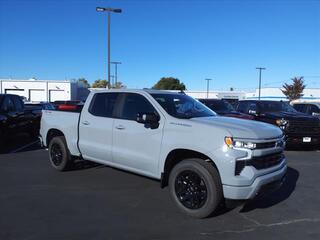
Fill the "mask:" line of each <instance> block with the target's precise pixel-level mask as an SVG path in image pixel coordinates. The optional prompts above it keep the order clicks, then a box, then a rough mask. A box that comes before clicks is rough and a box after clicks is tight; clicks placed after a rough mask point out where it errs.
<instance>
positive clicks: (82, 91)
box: [0, 79, 320, 102]
mask: <svg viewBox="0 0 320 240" xmlns="http://www.w3.org/2000/svg"><path fill="white" fill-rule="evenodd" d="M90 90H91V89H89V90H88V89H87V88H86V87H85V86H82V85H79V83H77V82H76V81H70V80H38V79H29V80H18V79H0V93H11V94H16V95H20V96H22V97H24V98H25V99H26V100H27V101H30V102H41V101H44V102H54V101H58V100H85V99H86V98H87V96H88V94H89V91H90ZM185 93H186V94H188V95H190V96H192V97H194V98H207V92H206V91H193V90H187V91H185ZM303 94H304V95H303V97H302V98H301V99H300V101H320V88H306V89H304V91H303ZM258 96H259V90H258V89H255V90H251V91H250V90H246V91H243V90H242V91H239V90H234V91H222V90H212V91H209V93H208V98H216V99H228V100H234V101H236V100H243V99H258ZM261 100H277V101H280V100H284V101H285V100H287V99H286V97H285V95H284V94H283V93H282V91H281V89H280V88H279V87H268V88H261Z"/></svg>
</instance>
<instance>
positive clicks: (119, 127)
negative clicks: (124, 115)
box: [116, 125, 125, 130]
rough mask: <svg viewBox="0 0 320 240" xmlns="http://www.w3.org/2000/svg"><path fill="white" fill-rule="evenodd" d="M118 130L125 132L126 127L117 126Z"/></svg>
mask: <svg viewBox="0 0 320 240" xmlns="http://www.w3.org/2000/svg"><path fill="white" fill-rule="evenodd" d="M116 129H119V130H123V129H125V127H124V126H122V125H118V126H116Z"/></svg>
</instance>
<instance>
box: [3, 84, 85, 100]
mask: <svg viewBox="0 0 320 240" xmlns="http://www.w3.org/2000/svg"><path fill="white" fill-rule="evenodd" d="M88 92H89V90H88V89H87V88H85V87H83V86H79V84H78V83H77V82H75V81H69V80H37V79H29V80H18V79H0V93H7V94H16V95H19V96H22V97H24V98H25V99H26V101H30V102H54V101H58V100H84V99H85V98H86V97H87V95H88Z"/></svg>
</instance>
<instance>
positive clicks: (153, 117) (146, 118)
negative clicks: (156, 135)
mask: <svg viewBox="0 0 320 240" xmlns="http://www.w3.org/2000/svg"><path fill="white" fill-rule="evenodd" d="M159 120H160V119H159V116H158V115H157V114H155V113H138V114H137V122H138V123H143V124H157V123H159Z"/></svg>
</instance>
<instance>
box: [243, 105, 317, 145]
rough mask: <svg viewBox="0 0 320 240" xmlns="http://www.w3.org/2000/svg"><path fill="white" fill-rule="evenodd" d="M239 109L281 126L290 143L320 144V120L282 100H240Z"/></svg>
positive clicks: (258, 118)
mask: <svg viewBox="0 0 320 240" xmlns="http://www.w3.org/2000/svg"><path fill="white" fill-rule="evenodd" d="M237 110H238V111H239V112H242V113H246V114H250V115H252V116H254V120H257V121H262V122H267V123H271V124H274V125H277V126H279V127H280V128H281V129H282V130H283V132H284V134H285V136H286V141H287V144H288V145H294V144H304V145H312V146H320V120H319V119H318V118H317V117H314V116H310V115H307V114H305V113H301V112H298V111H296V110H295V109H294V108H293V107H292V106H291V105H290V104H288V103H287V102H282V101H264V100H262V101H259V100H244V101H240V102H239V104H238V106H237Z"/></svg>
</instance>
